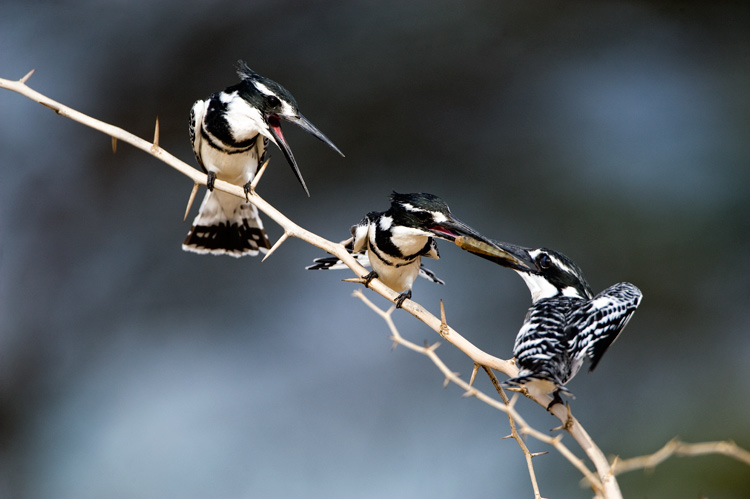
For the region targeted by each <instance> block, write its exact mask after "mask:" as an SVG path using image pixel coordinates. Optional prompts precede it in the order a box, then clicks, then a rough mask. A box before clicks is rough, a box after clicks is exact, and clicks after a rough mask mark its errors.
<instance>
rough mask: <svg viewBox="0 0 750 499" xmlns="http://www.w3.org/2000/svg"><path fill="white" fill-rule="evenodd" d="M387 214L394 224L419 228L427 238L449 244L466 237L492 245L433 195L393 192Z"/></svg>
mask: <svg viewBox="0 0 750 499" xmlns="http://www.w3.org/2000/svg"><path fill="white" fill-rule="evenodd" d="M387 214H388V215H390V216H391V217H393V224H394V225H398V226H402V227H408V228H410V229H416V230H418V231H421V232H423V233H425V235H429V236H435V237H438V238H440V239H445V240H447V241H455V240H456V238H457V237H465V238H471V239H472V240H474V241H478V242H483V243H485V244H490V241H489V240H487V239H486V238H485V237H484V236H482V235H481V234H480V233H478V232H477V231H476V230H474V229H473V228H471V227H469V226H468V225H466V224H465V223H463V222H462V221H460V220H458V219H457V218H456V217H454V216H453V214H452V213H451V210H450V208H448V205H447V204H446V203H445V201H443V200H442V199H440V198H439V197H437V196H435V195H434V194H428V193H426V192H418V193H411V194H399V193H398V192H393V193H392V194H391V208H390V209H389V210H388V212H387Z"/></svg>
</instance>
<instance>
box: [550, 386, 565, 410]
mask: <svg viewBox="0 0 750 499" xmlns="http://www.w3.org/2000/svg"><path fill="white" fill-rule="evenodd" d="M562 403H563V399H562V397H560V390H555V392H554V393H553V394H552V402H550V403H549V404H547V410H548V411H549V410H550V409H552V406H554V405H555V404H562Z"/></svg>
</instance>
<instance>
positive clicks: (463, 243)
mask: <svg viewBox="0 0 750 499" xmlns="http://www.w3.org/2000/svg"><path fill="white" fill-rule="evenodd" d="M455 243H456V246H458V247H459V248H461V249H463V250H466V251H468V252H470V253H474V254H475V255H478V256H481V257H482V258H485V259H487V260H490V261H492V262H495V263H497V264H498V265H502V266H503V267H509V268H511V269H514V270H521V271H525V272H536V270H537V268H536V265H535V264H534V262H532V261H531V260H530V259H529V258H528V255H527V252H526V251H525V250H524V249H523V248H520V247H517V246H513V245H511V244H506V243H498V242H495V241H490V240H488V239H484V238H483V239H477V238H475V237H464V236H459V237H457V238H456V240H455Z"/></svg>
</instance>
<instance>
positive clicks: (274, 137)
mask: <svg viewBox="0 0 750 499" xmlns="http://www.w3.org/2000/svg"><path fill="white" fill-rule="evenodd" d="M237 74H238V75H239V77H240V83H238V84H236V85H233V86H231V87H228V88H226V89H225V90H222V91H221V92H217V93H214V94H211V96H210V97H208V98H207V99H205V100H199V101H196V102H195V104H193V108H192V110H191V111H190V141H191V142H192V144H193V151H194V152H195V157H196V158H197V159H198V164H200V166H201V168H202V169H203V171H204V172H206V173H207V174H208V181H207V187H208V192H207V193H206V197H205V198H204V199H203V203H202V204H201V207H200V210H199V212H198V216H197V217H196V218H195V221H194V222H193V226H192V227H191V228H190V231H189V232H188V235H187V238H186V239H185V242H184V243H183V245H182V249H183V250H185V251H193V252H195V253H202V254H206V253H210V254H214V255H224V254H226V255H231V256H234V257H240V256H244V255H257V254H258V251H263V252H266V251H267V250H268V248H270V247H271V245H270V243H269V241H268V237H266V233H265V231H264V230H263V224H262V223H261V221H260V218H259V217H258V210H257V209H256V208H255V206H253V205H252V204H250V203H249V202H247V201H246V200H243V199H240V198H238V197H236V196H233V195H231V194H227V193H225V192H220V191H214V189H213V185H214V181H215V180H216V179H217V178H218V179H220V180H224V181H227V182H230V183H232V184H235V185H242V186H244V187H245V192H246V193H247V192H249V191H250V185H251V182H252V180H253V178H254V177H255V173H256V171H257V170H258V167H259V165H261V164H262V163H263V162H264V161H265V156H266V148H267V145H268V141H269V140H270V141H271V142H273V143H274V144H276V146H277V147H278V148H279V149H281V152H283V153H284V156H285V157H286V159H287V161H288V162H289V165H290V166H291V167H292V170H293V171H294V174H295V175H296V176H297V180H299V182H300V184H302V187H303V188H304V189H305V192H306V193H307V195H308V196H309V195H310V193H309V192H308V190H307V185H305V181H304V180H303V178H302V174H301V173H300V171H299V168H298V167H297V161H296V160H295V159H294V155H293V154H292V150H291V149H290V148H289V145H288V144H287V142H286V139H285V138H284V134H283V133H282V131H281V120H286V121H289V122H291V123H294V124H296V125H298V126H299V127H300V128H302V129H303V130H305V131H307V132H309V133H311V134H313V135H314V136H315V137H317V138H318V139H320V140H322V141H323V142H325V143H326V144H328V145H329V146H330V147H331V148H332V149H333V150H334V151H336V152H337V153H339V154H341V155H342V156H343V154H342V153H341V151H339V149H338V148H337V147H336V146H335V145H334V144H333V142H331V141H330V140H329V139H328V138H327V137H326V136H325V135H323V133H322V132H320V130H318V129H317V128H315V126H313V124H312V123H310V122H309V121H308V120H307V118H305V117H304V116H302V114H300V112H299V109H298V107H297V102H296V101H295V100H294V97H293V96H292V94H290V93H289V91H288V90H287V89H285V88H284V87H282V86H281V85H279V84H278V83H276V82H275V81H273V80H270V79H268V78H266V77H264V76H261V75H259V74H257V73H255V72H254V71H253V70H251V69H250V68H249V67H248V66H247V64H245V63H244V62H243V61H239V62H238V63H237Z"/></svg>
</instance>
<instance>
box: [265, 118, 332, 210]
mask: <svg viewBox="0 0 750 499" xmlns="http://www.w3.org/2000/svg"><path fill="white" fill-rule="evenodd" d="M281 118H283V119H285V120H287V121H290V122H292V123H294V124H295V125H297V126H299V127H300V128H302V129H303V130H305V131H306V132H308V133H311V134H313V135H314V136H315V137H317V138H318V139H320V140H321V141H323V142H325V143H326V144H328V146H329V147H330V148H331V149H333V150H334V151H336V152H337V153H339V154H340V155H341V156H343V155H344V154H343V153H342V152H341V151H340V150H339V148H338V147H336V146H335V145H334V144H333V142H331V141H330V139H329V138H328V137H326V136H325V135H323V132H321V131H320V130H318V129H317V128H315V125H313V124H312V123H310V122H309V121H308V120H307V118H305V117H304V116H302V115H301V114H299V115H297V116H281V115H275V114H274V115H270V116H268V117H267V118H266V119H267V121H268V125H269V128H270V130H271V135H273V138H274V140H275V142H276V145H277V146H278V147H279V149H281V152H283V153H284V156H285V157H286V160H287V161H288V162H289V166H291V167H292V171H294V174H295V175H296V176H297V180H299V183H300V184H302V187H303V188H304V189H305V192H306V193H307V196H308V197H310V191H308V190H307V185H306V184H305V180H304V179H303V178H302V174H301V173H300V171H299V167H298V166H297V161H296V160H295V159H294V154H292V149H291V148H290V147H289V144H287V143H286V139H285V138H284V134H283V133H282V131H281Z"/></svg>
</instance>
